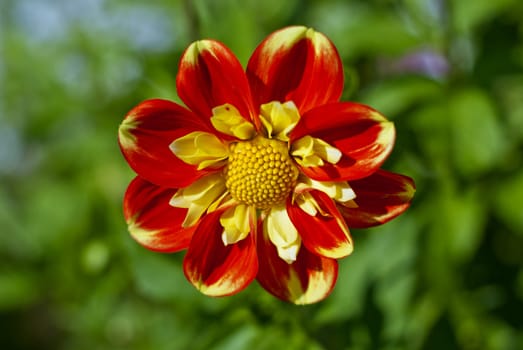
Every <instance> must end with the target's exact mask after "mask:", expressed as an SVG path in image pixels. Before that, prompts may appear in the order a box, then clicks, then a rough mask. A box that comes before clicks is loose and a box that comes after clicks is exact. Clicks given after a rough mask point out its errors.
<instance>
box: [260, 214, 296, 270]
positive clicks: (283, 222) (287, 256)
mask: <svg viewBox="0 0 523 350" xmlns="http://www.w3.org/2000/svg"><path fill="white" fill-rule="evenodd" d="M263 229H264V230H265V232H266V233H267V234H268V236H269V239H270V240H271V242H272V243H273V244H274V245H275V246H276V248H277V250H278V256H279V257H280V258H282V259H283V260H285V261H286V262H287V263H289V264H291V263H293V262H294V261H296V257H297V256H298V252H299V249H300V246H301V239H300V236H299V235H298V230H297V229H296V227H295V226H294V224H293V223H292V221H291V219H290V218H289V215H288V214H287V210H286V208H285V206H283V205H282V206H277V207H273V208H272V209H271V210H270V212H269V215H267V217H266V218H265V220H264V222H263Z"/></svg>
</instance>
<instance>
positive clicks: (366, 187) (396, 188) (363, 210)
mask: <svg viewBox="0 0 523 350" xmlns="http://www.w3.org/2000/svg"><path fill="white" fill-rule="evenodd" d="M351 185H352V188H353V190H354V191H355V193H356V195H357V197H356V198H355V199H354V204H356V205H351V204H352V203H351V202H349V203H347V204H343V203H339V204H338V208H339V210H340V212H341V214H342V215H343V217H344V218H345V221H346V222H347V224H348V225H349V226H350V227H358V228H365V227H371V226H376V225H381V224H384V223H386V222H388V221H390V220H392V219H394V218H395V217H397V216H398V215H400V214H401V213H403V212H404V211H405V210H407V208H408V207H409V206H410V202H411V200H412V197H414V193H415V192H416V186H415V184H414V181H413V180H412V179H411V178H410V177H408V176H405V175H400V174H396V173H392V172H389V171H385V170H378V171H376V172H375V173H374V174H372V175H370V176H368V177H366V178H364V179H361V180H355V181H351Z"/></svg>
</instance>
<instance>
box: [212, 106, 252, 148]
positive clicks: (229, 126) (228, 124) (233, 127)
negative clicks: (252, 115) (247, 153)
mask: <svg viewBox="0 0 523 350" xmlns="http://www.w3.org/2000/svg"><path fill="white" fill-rule="evenodd" d="M212 113H213V116H212V117H211V123H212V125H213V126H214V128H215V129H216V130H218V131H221V132H223V133H224V134H227V135H231V136H235V137H237V138H239V139H240V140H249V139H251V138H253V137H254V135H256V131H255V130H254V126H253V125H252V124H251V123H249V122H248V121H247V120H245V118H243V117H242V116H241V115H240V112H239V111H238V110H237V109H236V108H235V107H234V106H233V105H230V104H228V103H227V104H224V105H222V106H218V107H215V108H213V110H212Z"/></svg>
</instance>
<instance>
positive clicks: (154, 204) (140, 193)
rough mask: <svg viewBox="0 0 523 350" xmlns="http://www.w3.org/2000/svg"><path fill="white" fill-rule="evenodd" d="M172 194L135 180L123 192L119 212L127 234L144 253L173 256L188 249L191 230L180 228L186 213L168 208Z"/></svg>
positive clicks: (182, 210)
mask: <svg viewBox="0 0 523 350" xmlns="http://www.w3.org/2000/svg"><path fill="white" fill-rule="evenodd" d="M175 191H176V189H172V188H165V187H159V186H156V185H154V184H152V183H150V182H148V181H146V180H144V179H142V178H140V177H136V178H134V180H133V181H131V183H130V184H129V187H128V188H127V191H126V192H125V196H124V200H123V211H124V217H125V221H126V222H127V225H128V228H129V233H130V234H131V236H132V237H133V238H134V239H135V240H136V241H137V242H138V243H140V244H141V245H143V246H144V247H146V248H147V249H150V250H153V251H159V252H169V253H173V252H177V251H180V250H183V249H187V247H189V243H190V241H191V238H192V236H193V232H194V227H188V228H183V227H182V222H183V220H184V217H185V214H186V213H187V210H186V209H182V208H174V207H172V206H170V205H169V199H170V198H171V196H172V195H173V194H174V192H175Z"/></svg>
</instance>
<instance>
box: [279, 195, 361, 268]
mask: <svg viewBox="0 0 523 350" xmlns="http://www.w3.org/2000/svg"><path fill="white" fill-rule="evenodd" d="M309 193H310V194H311V195H312V196H313V197H314V199H315V200H316V203H318V205H319V206H320V208H321V209H322V211H323V212H324V213H325V214H327V215H322V214H320V212H318V213H316V216H311V215H309V214H307V213H306V212H304V211H303V210H301V209H300V207H298V206H297V205H296V204H291V201H290V200H289V201H288V202H287V213H288V214H289V218H290V219H291V221H292V223H293V224H294V226H295V227H296V229H297V230H298V232H299V233H300V236H301V239H302V242H303V244H304V245H305V247H306V248H307V249H308V250H309V251H311V252H312V253H314V254H317V255H321V256H324V257H326V258H332V259H340V258H343V257H345V256H347V255H349V254H351V253H352V251H353V249H354V246H353V243H352V238H351V236H350V232H349V229H348V228H347V225H346V223H345V220H343V217H342V216H341V214H340V212H339V211H338V209H337V208H336V204H334V201H333V200H332V199H331V198H330V197H329V196H328V195H326V194H325V193H323V192H321V191H316V190H311V191H310V192H309Z"/></svg>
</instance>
